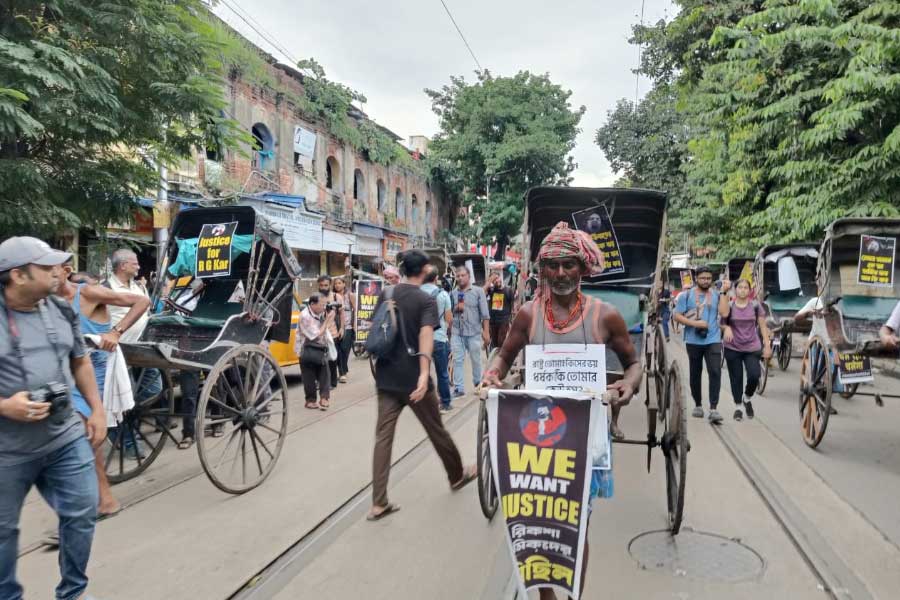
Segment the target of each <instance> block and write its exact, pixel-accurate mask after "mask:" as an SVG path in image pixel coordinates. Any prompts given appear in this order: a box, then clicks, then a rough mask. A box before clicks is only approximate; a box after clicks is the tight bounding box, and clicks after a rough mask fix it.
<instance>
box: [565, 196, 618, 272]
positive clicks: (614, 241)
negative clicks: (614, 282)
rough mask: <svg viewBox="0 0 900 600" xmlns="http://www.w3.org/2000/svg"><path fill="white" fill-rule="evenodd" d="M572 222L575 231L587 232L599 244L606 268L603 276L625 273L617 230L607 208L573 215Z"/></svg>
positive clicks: (590, 209) (602, 207) (598, 207)
mask: <svg viewBox="0 0 900 600" xmlns="http://www.w3.org/2000/svg"><path fill="white" fill-rule="evenodd" d="M572 221H573V222H574V223H575V229H580V230H581V231H585V232H587V233H588V234H589V235H590V236H591V238H592V239H593V240H594V243H595V244H597V248H599V249H600V251H601V252H603V258H604V259H605V266H604V268H603V272H602V273H601V275H612V274H613V273H624V272H625V264H624V263H623V262H622V253H621V251H620V248H619V240H618V238H617V237H616V230H615V229H614V228H613V224H612V219H610V218H609V211H608V210H606V207H605V206H595V207H594V208H588V209H586V210H581V211H578V212H576V213H572Z"/></svg>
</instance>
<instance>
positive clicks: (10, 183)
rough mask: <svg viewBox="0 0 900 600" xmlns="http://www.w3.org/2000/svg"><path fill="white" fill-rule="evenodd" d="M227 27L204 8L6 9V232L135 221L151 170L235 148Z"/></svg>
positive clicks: (195, 2)
mask: <svg viewBox="0 0 900 600" xmlns="http://www.w3.org/2000/svg"><path fill="white" fill-rule="evenodd" d="M219 27H220V26H219V24H218V23H217V22H216V21H214V20H212V19H211V18H210V17H209V14H208V12H207V11H206V9H205V7H204V5H203V4H202V3H201V2H200V0H168V1H165V2H159V1H156V0H129V1H127V2H126V1H122V0H109V1H108V2H103V3H95V2H86V1H82V0H51V1H49V2H36V1H29V0H13V1H11V2H4V3H3V4H2V5H0V81H2V82H3V89H2V90H0V203H2V205H3V206H4V210H0V231H2V232H6V233H9V232H22V231H31V232H35V233H47V232H52V231H57V230H59V229H60V228H63V227H77V226H88V227H95V228H98V229H103V228H105V227H106V225H107V224H108V223H109V222H110V221H127V220H129V219H130V218H131V215H132V213H133V210H134V204H133V198H134V196H135V195H138V194H141V193H146V192H147V191H148V190H150V191H151V193H152V190H154V189H155V187H156V181H157V175H156V169H155V165H154V162H153V161H155V160H159V161H164V162H169V163H171V162H174V161H176V160H178V159H180V158H183V157H187V156H189V155H190V152H191V150H192V149H194V148H200V147H203V146H205V145H207V144H217V145H219V146H220V147H236V145H237V143H238V142H239V141H240V140H241V139H242V138H241V135H240V134H239V133H238V131H237V128H236V125H237V124H236V123H235V122H234V121H233V120H231V119H230V118H228V117H227V116H224V113H223V110H224V109H225V100H224V96H223V94H222V80H223V77H224V75H225V73H226V69H227V65H228V64H229V46H228V45H227V44H226V43H225V41H224V40H223V36H222V35H221V31H220V30H219Z"/></svg>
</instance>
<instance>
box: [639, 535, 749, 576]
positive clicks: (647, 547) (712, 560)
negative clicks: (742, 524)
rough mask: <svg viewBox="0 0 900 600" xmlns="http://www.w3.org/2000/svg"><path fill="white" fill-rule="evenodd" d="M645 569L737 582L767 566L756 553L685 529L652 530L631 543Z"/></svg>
mask: <svg viewBox="0 0 900 600" xmlns="http://www.w3.org/2000/svg"><path fill="white" fill-rule="evenodd" d="M628 553H629V554H631V556H632V558H634V559H635V560H636V561H637V562H638V564H639V565H640V566H641V568H643V569H650V570H653V571H665V572H668V573H671V574H672V575H675V576H678V577H690V578H692V579H712V580H715V581H725V582H736V581H744V580H747V579H753V578H755V577H757V576H758V575H759V574H760V573H762V571H763V568H764V566H765V562H764V561H763V558H762V556H760V555H759V554H758V553H757V552H756V551H755V550H753V549H752V548H749V547H748V546H745V545H744V544H741V543H740V542H736V541H734V540H730V539H728V538H725V537H722V536H720V535H715V534H712V533H702V532H698V531H690V530H684V529H682V530H681V533H679V534H678V535H676V536H672V535H670V534H669V532H668V531H648V532H647V533H642V534H641V535H639V536H637V537H636V538H634V539H633V540H631V543H629V544H628Z"/></svg>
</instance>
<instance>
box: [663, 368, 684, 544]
mask: <svg viewBox="0 0 900 600" xmlns="http://www.w3.org/2000/svg"><path fill="white" fill-rule="evenodd" d="M666 383H667V385H666V396H667V398H668V399H667V401H666V404H667V405H668V410H667V411H666V413H667V414H666V419H665V431H664V432H663V436H662V442H661V444H660V445H661V447H662V451H663V454H664V455H665V457H666V506H667V508H668V511H669V531H670V532H671V533H672V535H677V534H678V531H679V530H680V529H681V520H682V518H683V517H684V490H685V481H686V479H687V455H688V451H689V450H690V449H691V448H690V443H689V442H688V434H687V412H686V411H685V408H684V396H683V395H682V389H681V385H682V384H681V370H680V369H679V368H678V363H672V367H671V368H670V369H669V376H668V381H667V382H666Z"/></svg>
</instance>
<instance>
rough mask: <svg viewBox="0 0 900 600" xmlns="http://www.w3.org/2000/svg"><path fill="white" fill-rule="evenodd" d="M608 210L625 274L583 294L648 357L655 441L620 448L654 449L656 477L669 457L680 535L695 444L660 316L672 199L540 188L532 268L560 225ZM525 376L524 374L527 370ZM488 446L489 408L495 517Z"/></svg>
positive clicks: (671, 504)
mask: <svg viewBox="0 0 900 600" xmlns="http://www.w3.org/2000/svg"><path fill="white" fill-rule="evenodd" d="M601 205H603V206H605V207H606V209H607V211H608V212H609V215H610V218H611V221H612V225H613V228H614V230H615V235H616V238H617V239H618V243H619V250H620V252H621V257H622V262H623V266H624V268H625V272H624V273H616V274H607V275H600V276H597V277H589V278H586V279H583V280H582V284H581V290H582V292H583V293H585V294H586V295H589V296H595V297H599V298H601V299H602V300H603V301H604V302H607V303H609V304H612V305H613V306H615V307H616V308H617V309H618V310H619V312H620V313H621V314H622V316H623V317H624V319H625V323H626V324H627V326H628V329H629V332H630V334H631V336H632V340H633V342H634V344H635V348H636V349H637V351H638V354H639V356H640V358H641V364H642V368H643V375H644V381H643V383H642V386H641V388H642V392H643V394H644V404H645V406H646V408H647V437H646V439H624V440H621V441H618V443H623V444H635V445H642V446H646V447H647V469H648V472H649V469H650V462H651V457H652V451H653V449H654V448H656V447H659V448H660V449H661V450H662V453H663V455H664V457H665V463H666V490H667V497H666V505H667V510H668V518H669V528H670V530H671V531H672V533H673V534H675V533H678V530H679V528H680V526H681V520H682V515H683V512H684V492H685V477H686V474H687V452H688V450H689V448H690V444H689V442H688V437H687V421H686V412H685V406H684V399H683V396H682V382H681V373H680V370H679V368H678V366H677V363H675V362H673V363H672V364H671V366H669V365H668V363H667V358H666V348H665V337H664V336H663V332H662V324H661V323H660V321H659V319H660V314H659V311H658V310H657V308H658V300H659V293H660V290H661V289H662V281H663V277H664V271H663V269H662V267H661V264H662V261H663V255H664V252H665V248H664V244H663V240H664V239H665V233H666V196H665V194H663V193H661V192H655V191H650V190H638V189H593V188H568V187H539V188H532V189H531V190H529V191H528V192H527V194H526V196H525V210H526V214H525V222H524V225H523V247H524V250H525V256H524V267H525V269H526V270H530V268H531V265H532V264H534V263H535V262H536V261H537V255H538V252H539V249H540V246H541V242H542V241H543V239H544V237H545V236H546V235H547V234H548V233H549V232H550V230H551V229H552V228H553V227H554V226H555V225H556V224H557V223H558V222H560V221H568V222H570V223H571V222H572V213H575V212H578V211H581V210H585V209H589V208H593V207H596V206H601ZM520 361H521V357H520ZM606 361H607V382H608V383H610V382H614V381H616V380H617V379H620V378H621V377H622V376H623V373H624V369H623V367H622V365H621V363H620V362H619V359H618V357H617V356H616V354H615V353H614V352H612V351H611V350H609V349H607V357H606ZM518 369H522V367H521V363H520V365H519V366H518ZM514 370H515V368H514ZM511 380H513V382H515V381H517V380H521V372H520V373H518V375H516V374H514V375H513V376H512V377H511V378H509V379H508V380H507V381H508V382H510V381H511ZM658 424H659V425H660V426H661V427H662V430H663V432H662V435H661V436H657V426H658ZM488 440H489V434H488V423H487V410H486V408H485V404H484V402H483V401H482V405H481V412H480V415H479V426H478V476H479V481H478V483H479V499H480V500H481V506H482V510H483V512H484V514H485V516H486V517H487V518H491V517H492V516H493V514H494V512H495V511H496V509H497V503H498V500H497V497H496V492H495V487H494V484H493V481H492V473H491V463H490V449H489V441H488ZM614 441H616V440H614Z"/></svg>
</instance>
